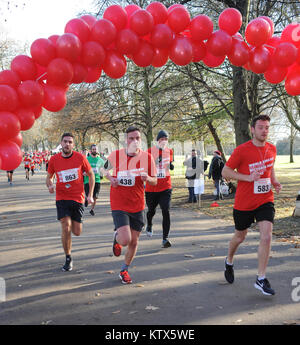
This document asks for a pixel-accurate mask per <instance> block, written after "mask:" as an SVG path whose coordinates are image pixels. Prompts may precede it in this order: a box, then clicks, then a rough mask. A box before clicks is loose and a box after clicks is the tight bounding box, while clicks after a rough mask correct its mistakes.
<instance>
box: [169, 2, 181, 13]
mask: <svg viewBox="0 0 300 345" xmlns="http://www.w3.org/2000/svg"><path fill="white" fill-rule="evenodd" d="M176 7H181V8H183V9H185V7H184V6H183V5H181V4H174V5H171V6H170V7H168V14H169V13H170V12H171V11H172V10H173V9H174V8H176Z"/></svg>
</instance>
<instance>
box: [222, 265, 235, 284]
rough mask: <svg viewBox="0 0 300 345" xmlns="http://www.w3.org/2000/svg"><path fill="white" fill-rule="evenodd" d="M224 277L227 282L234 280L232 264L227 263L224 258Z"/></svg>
mask: <svg viewBox="0 0 300 345" xmlns="http://www.w3.org/2000/svg"><path fill="white" fill-rule="evenodd" d="M224 276H225V279H226V280H227V281H228V283H229V284H232V283H233V282H234V270H233V265H228V264H227V262H226V259H225V271H224Z"/></svg>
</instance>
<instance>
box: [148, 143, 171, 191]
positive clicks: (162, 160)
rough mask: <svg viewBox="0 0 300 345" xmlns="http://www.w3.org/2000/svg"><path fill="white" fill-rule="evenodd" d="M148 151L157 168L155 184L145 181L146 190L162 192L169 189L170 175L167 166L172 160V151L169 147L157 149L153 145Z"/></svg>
mask: <svg viewBox="0 0 300 345" xmlns="http://www.w3.org/2000/svg"><path fill="white" fill-rule="evenodd" d="M148 152H149V153H150V154H152V156H153V158H154V161H155V164H156V170H157V184H156V185H155V186H151V185H150V184H149V183H146V192H162V191H164V190H166V189H171V188H172V184H171V176H170V170H169V166H170V163H171V162H173V151H172V150H171V149H169V148H165V149H164V150H162V149H159V148H158V147H157V146H153V147H151V148H150V149H148Z"/></svg>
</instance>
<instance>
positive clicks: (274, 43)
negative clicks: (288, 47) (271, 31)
mask: <svg viewBox="0 0 300 345" xmlns="http://www.w3.org/2000/svg"><path fill="white" fill-rule="evenodd" d="M280 43H281V39H280V37H277V36H272V37H271V38H269V39H268V40H267V42H266V44H265V45H266V47H269V46H271V47H274V48H276V47H277V46H278V45H279V44H280ZM273 51H274V50H273Z"/></svg>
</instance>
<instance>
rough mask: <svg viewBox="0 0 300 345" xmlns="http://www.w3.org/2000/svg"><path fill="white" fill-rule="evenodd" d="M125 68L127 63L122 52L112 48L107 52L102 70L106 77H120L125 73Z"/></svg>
mask: <svg viewBox="0 0 300 345" xmlns="http://www.w3.org/2000/svg"><path fill="white" fill-rule="evenodd" d="M126 68H127V63H126V60H125V58H124V56H123V55H122V54H120V53H118V52H115V51H112V50H111V51H108V52H107V54H106V59H105V64H104V68H103V70H104V72H105V74H106V75H107V76H108V77H110V78H113V79H118V78H121V77H123V75H124V74H125V73H126Z"/></svg>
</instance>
